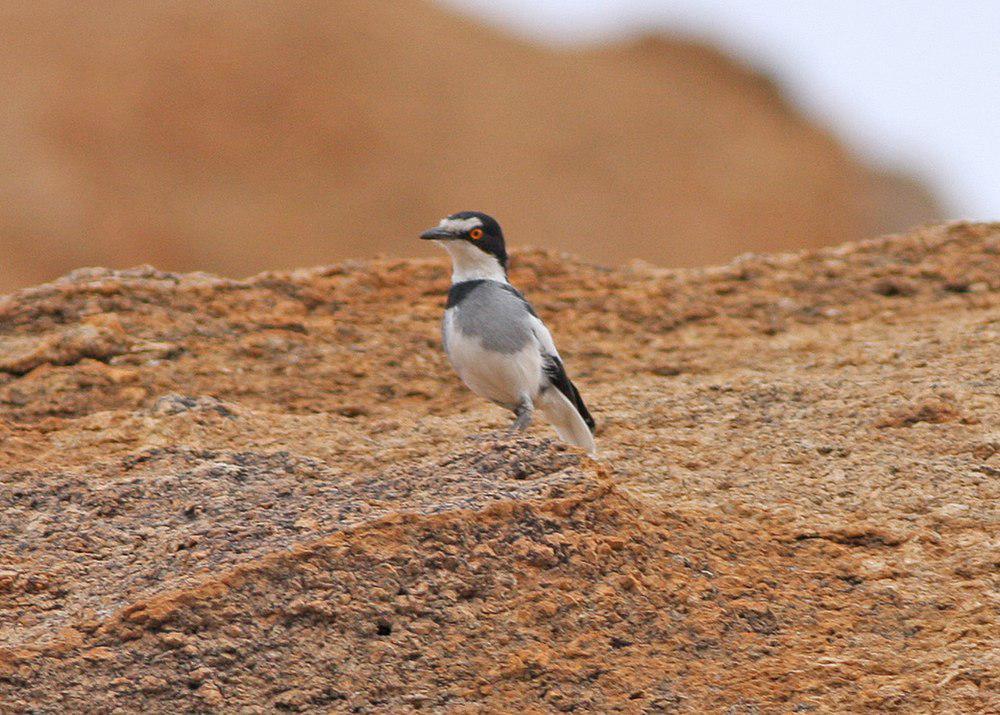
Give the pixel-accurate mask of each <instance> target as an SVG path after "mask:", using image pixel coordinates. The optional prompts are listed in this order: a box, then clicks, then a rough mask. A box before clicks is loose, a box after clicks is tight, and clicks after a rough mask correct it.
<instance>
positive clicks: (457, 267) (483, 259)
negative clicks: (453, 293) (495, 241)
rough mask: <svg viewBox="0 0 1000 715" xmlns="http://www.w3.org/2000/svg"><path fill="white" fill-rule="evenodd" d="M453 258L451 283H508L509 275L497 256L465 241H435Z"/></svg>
mask: <svg viewBox="0 0 1000 715" xmlns="http://www.w3.org/2000/svg"><path fill="white" fill-rule="evenodd" d="M435 243H437V244H438V245H440V246H441V247H442V248H444V250H446V251H447V252H448V254H449V255H450V256H451V282H452V283H462V282H464V281H475V280H484V279H485V280H489V281H499V282H500V283H507V273H506V272H505V271H504V269H503V266H501V265H500V261H498V260H497V258H496V256H493V255H492V254H489V253H486V251H481V250H479V249H478V248H476V247H475V246H473V245H471V244H469V243H467V242H465V241H435Z"/></svg>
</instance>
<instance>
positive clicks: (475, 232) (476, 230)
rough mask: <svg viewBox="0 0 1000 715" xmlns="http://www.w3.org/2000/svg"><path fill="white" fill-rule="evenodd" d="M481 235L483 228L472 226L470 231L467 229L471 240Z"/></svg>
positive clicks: (477, 238) (475, 239)
mask: <svg viewBox="0 0 1000 715" xmlns="http://www.w3.org/2000/svg"><path fill="white" fill-rule="evenodd" d="M482 237H483V229H481V228H474V229H472V230H471V231H469V238H471V239H472V240H473V241H478V240H479V239H480V238H482Z"/></svg>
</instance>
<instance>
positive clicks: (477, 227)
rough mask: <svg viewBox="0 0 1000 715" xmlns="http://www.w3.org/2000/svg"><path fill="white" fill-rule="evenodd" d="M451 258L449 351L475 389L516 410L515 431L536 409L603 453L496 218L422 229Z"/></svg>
mask: <svg viewBox="0 0 1000 715" xmlns="http://www.w3.org/2000/svg"><path fill="white" fill-rule="evenodd" d="M420 238H421V239H423V240H425V241H434V242H435V243H436V244H438V245H439V246H441V247H442V248H443V249H444V250H445V251H447V252H448V254H449V255H450V256H451V261H452V274H451V289H450V290H449V291H448V301H447V305H446V307H445V313H444V321H443V325H442V335H443V342H444V349H445V352H446V353H447V355H448V358H449V360H450V362H451V364H452V366H453V367H454V368H455V371H456V372H457V373H458V375H459V377H461V379H462V381H463V382H464V383H465V384H466V385H467V386H468V387H469V389H471V390H472V391H473V392H474V393H476V394H477V395H479V396H480V397H483V398H485V399H487V400H490V401H491V402H494V403H496V404H498V405H500V406H502V407H504V408H506V409H508V410H510V411H511V412H513V413H514V417H515V419H514V422H513V424H512V425H511V432H512V433H514V432H519V431H522V430H526V429H527V428H528V427H529V425H531V422H532V417H533V414H534V410H535V407H536V406H537V407H538V408H539V409H540V410H541V412H542V413H543V414H544V415H545V417H546V418H547V419H548V421H549V422H550V423H551V424H552V426H553V427H554V428H555V431H556V433H557V434H558V435H559V437H560V438H561V439H563V440H564V441H566V442H569V443H570V444H573V445H576V446H577V447H580V448H582V449H583V450H585V451H586V452H588V453H589V454H591V455H596V453H597V445H596V443H595V441H594V418H593V417H591V415H590V412H589V411H588V410H587V406H586V404H585V403H584V401H583V398H582V397H581V396H580V391H579V390H578V389H577V388H576V386H575V385H574V384H573V382H572V381H571V380H570V379H569V377H568V376H567V374H566V368H565V366H564V365H563V361H562V358H561V357H560V356H559V351H558V350H556V345H555V342H554V341H553V339H552V334H551V333H550V332H549V329H548V328H547V327H545V324H544V323H543V322H542V321H541V319H540V318H539V317H538V314H537V313H536V312H535V310H534V309H533V308H532V307H531V304H530V303H529V302H528V301H527V300H526V299H525V297H524V296H523V295H522V294H521V292H520V291H518V290H517V289H516V288H515V287H514V286H512V285H511V284H510V280H509V279H508V275H507V264H508V260H507V249H506V245H505V243H504V236H503V231H502V230H501V229H500V224H499V223H497V221H496V220H495V219H494V218H492V217H490V216H488V215H486V214H485V213H481V212H479V211H461V212H459V213H454V214H451V215H450V216H446V217H445V218H443V219H441V222H440V223H438V225H437V226H435V227H434V228H431V229H428V230H427V231H424V232H423V233H422V234H420Z"/></svg>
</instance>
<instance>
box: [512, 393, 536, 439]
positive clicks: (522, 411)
mask: <svg viewBox="0 0 1000 715" xmlns="http://www.w3.org/2000/svg"><path fill="white" fill-rule="evenodd" d="M534 409H535V407H534V405H532V404H531V400H530V399H529V398H527V397H522V398H521V401H520V402H519V403H517V407H516V408H514V414H515V415H517V419H516V420H514V424H513V425H511V428H510V431H511V432H520V431H521V430H526V429H528V425H530V424H531V413H532V411H533V410H534Z"/></svg>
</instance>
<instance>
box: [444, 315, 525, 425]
mask: <svg viewBox="0 0 1000 715" xmlns="http://www.w3.org/2000/svg"><path fill="white" fill-rule="evenodd" d="M459 309H460V307H459V308H449V309H448V310H447V311H445V314H444V347H445V351H446V352H447V353H448V358H449V359H450V360H451V364H452V365H453V366H454V368H455V371H456V372H457V373H458V375H459V377H461V378H462V381H463V382H464V383H465V384H466V385H468V386H469V389H471V390H472V391H473V392H475V393H476V394H477V395H479V396H481V397H484V398H486V399H487V400H492V401H493V402H496V403H498V404H501V405H503V406H505V407H508V408H510V409H513V408H514V407H516V406H517V404H518V403H519V402H520V401H521V399H522V398H524V397H528V398H530V399H534V398H535V397H536V396H537V394H538V391H539V389H540V387H541V382H542V355H541V351H540V350H539V346H538V342H537V341H536V340H530V341H528V343H527V344H525V346H524V347H523V348H521V349H520V350H518V351H516V352H498V351H496V350H490V349H488V348H486V347H485V346H484V344H483V339H482V338H481V337H480V336H476V335H469V334H466V333H463V332H462V330H461V329H460V328H459V327H458V325H457V324H456V320H455V317H456V310H459Z"/></svg>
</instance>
